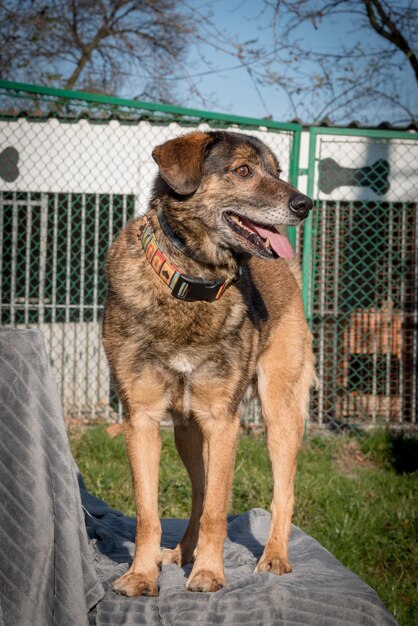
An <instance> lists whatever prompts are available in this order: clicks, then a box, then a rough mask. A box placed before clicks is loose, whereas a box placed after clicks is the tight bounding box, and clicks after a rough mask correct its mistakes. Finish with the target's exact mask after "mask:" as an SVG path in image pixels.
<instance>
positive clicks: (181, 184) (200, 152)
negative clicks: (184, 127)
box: [152, 132, 214, 195]
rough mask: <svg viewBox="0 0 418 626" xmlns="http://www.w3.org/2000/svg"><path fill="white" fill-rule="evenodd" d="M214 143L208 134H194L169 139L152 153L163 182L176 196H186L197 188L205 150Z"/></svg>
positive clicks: (211, 136)
mask: <svg viewBox="0 0 418 626" xmlns="http://www.w3.org/2000/svg"><path fill="white" fill-rule="evenodd" d="M213 141H214V137H213V135H211V134H209V133H202V132H196V133H191V134H190V135H184V136H183V137H178V138H177V139H171V140H170V141H167V142H166V143H163V144H161V146H157V147H156V148H154V150H153V151H152V158H153V159H154V161H155V162H156V163H157V165H158V167H159V169H160V174H161V176H162V177H163V178H164V180H165V182H166V183H167V184H168V185H170V187H171V188H172V189H174V191H175V192H176V193H178V194H181V195H187V194H189V193H192V192H193V191H196V189H197V188H198V187H199V184H200V181H201V179H202V173H203V162H204V159H205V150H206V148H207V146H208V145H209V144H211V143H212V142H213Z"/></svg>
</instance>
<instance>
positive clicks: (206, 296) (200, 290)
mask: <svg viewBox="0 0 418 626" xmlns="http://www.w3.org/2000/svg"><path fill="white" fill-rule="evenodd" d="M138 239H139V240H140V241H141V243H142V247H143V248H144V252H145V256H146V257H147V259H148V261H149V263H150V265H151V267H152V268H153V270H154V271H155V272H156V273H157V274H158V276H159V277H160V278H161V280H162V281H164V282H165V284H166V285H167V286H168V287H169V288H170V289H171V295H172V296H174V297H175V298H177V299H178V300H184V301H187V302H196V301H198V300H205V301H206V302H214V301H215V300H219V298H220V297H221V296H222V294H223V293H224V291H225V290H226V289H227V288H228V287H230V286H231V285H232V284H233V283H236V282H238V280H239V279H240V277H241V273H242V272H241V267H240V269H239V276H234V277H232V278H218V279H216V280H204V279H203V278H199V277H194V276H188V275H187V274H184V273H183V270H181V269H180V268H178V267H177V266H176V265H174V263H172V262H171V261H170V260H169V259H168V258H167V257H166V255H165V254H164V252H163V251H162V249H161V248H160V246H159V245H158V242H157V240H156V238H155V234H154V231H153V230H152V226H151V224H150V223H149V220H148V218H147V217H144V219H143V221H142V224H141V226H140V228H139V232H138Z"/></svg>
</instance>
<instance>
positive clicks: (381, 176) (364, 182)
mask: <svg viewBox="0 0 418 626" xmlns="http://www.w3.org/2000/svg"><path fill="white" fill-rule="evenodd" d="M389 172H390V165H389V162H388V161H386V160H385V159H379V160H378V161H376V162H375V163H373V165H369V166H366V167H358V168H352V169H351V168H349V167H341V166H340V165H338V163H337V162H336V161H334V159H322V160H321V161H319V181H318V186H319V190H320V191H323V192H324V193H331V192H332V191H334V189H336V188H337V187H344V186H354V187H370V189H372V190H373V191H374V192H375V193H377V194H379V195H380V196H382V195H384V194H385V193H387V192H388V190H389V186H390V185H389V182H388V176H389Z"/></svg>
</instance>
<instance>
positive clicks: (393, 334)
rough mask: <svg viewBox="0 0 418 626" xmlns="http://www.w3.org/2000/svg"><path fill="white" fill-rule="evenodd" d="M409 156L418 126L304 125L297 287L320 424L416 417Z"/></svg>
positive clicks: (417, 186) (414, 178) (412, 168)
mask: <svg viewBox="0 0 418 626" xmlns="http://www.w3.org/2000/svg"><path fill="white" fill-rule="evenodd" d="M417 166H418V141H417V133H400V132H376V131H374V132H373V131H369V132H367V131H348V130H345V131H340V132H339V131H337V130H333V129H326V130H324V129H314V130H313V131H311V153H310V169H309V183H310V184H309V186H310V189H309V192H310V193H311V194H312V195H313V197H314V198H315V200H316V210H315V211H314V216H313V221H312V224H311V225H310V226H311V227H312V230H311V235H312V239H311V244H312V248H311V251H310V253H309V255H305V274H306V278H307V277H308V276H309V280H306V282H305V297H306V305H307V311H308V315H309V318H310V321H311V325H312V328H313V331H314V339H315V351H316V355H317V369H318V375H319V380H320V385H319V388H318V391H317V392H316V393H315V394H314V397H313V404H312V416H313V419H314V421H315V422H317V423H318V424H319V425H324V426H328V427H331V428H334V429H341V428H343V427H347V426H355V427H359V428H364V427H368V426H376V425H383V424H389V425H392V426H395V425H402V426H403V427H407V426H413V425H414V424H416V421H417V392H418V363H417V356H418V210H417V202H416V200H417V197H418V169H417ZM309 287H310V289H309Z"/></svg>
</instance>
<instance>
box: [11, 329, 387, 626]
mask: <svg viewBox="0 0 418 626" xmlns="http://www.w3.org/2000/svg"><path fill="white" fill-rule="evenodd" d="M0 472H1V476H0V478H1V480H0V493H1V496H0V625H1V626H3V624H4V625H5V626H29V625H30V626H48V625H49V624H56V625H58V626H63V625H67V624H68V625H70V624H71V625H74V626H83V625H85V624H88V623H90V624H98V625H104V624H109V625H112V626H117V625H119V624H121V625H122V624H123V625H132V626H134V625H137V624H166V625H169V624H170V625H171V624H173V625H178V626H180V625H181V624H188V625H190V624H193V625H194V624H200V625H201V626H205V625H209V624H230V625H232V624H234V625H236V624H242V625H244V624H252V625H254V626H256V625H260V626H261V625H269V624H275V625H276V624H277V625H288V626H297V625H298V624H310V625H314V624H315V625H317V626H326V625H330V626H331V625H332V626H342V625H344V624H345V625H348V624H367V625H370V626H385V625H394V624H396V622H395V621H394V619H393V618H392V617H391V615H390V614H389V613H388V612H387V611H386V609H385V607H384V606H383V604H382V603H381V602H380V600H379V598H378V596H377V595H376V593H375V592H374V591H373V589H371V588H370V587H369V586H367V585H366V584H365V583H363V582H362V581H361V580H360V579H359V578H358V577H357V576H355V575H354V574H353V573H352V572H350V571H349V570H348V569H346V568H345V567H344V566H343V565H341V564H340V563H339V562H338V561H337V560H336V559H335V558H334V557H333V556H332V555H331V554H330V553H329V552H327V551H326V550H325V549H324V548H323V547H322V546H320V545H319V544H318V542H316V541H315V540H314V539H312V538H311V537H309V536H307V535H306V534H305V533H303V532H302V531H301V530H299V529H298V528H296V527H293V529H292V536H291V540H290V559H291V561H292V563H293V567H294V570H293V572H292V573H291V574H288V575H286V576H281V577H277V576H274V575H271V574H267V573H264V574H253V573H252V572H253V569H254V565H255V563H256V561H257V558H258V557H259V556H260V554H261V552H262V549H263V545H264V544H265V541H266V538H267V534H268V526H269V514H268V513H267V512H266V511H263V510H261V509H254V510H252V511H249V512H246V513H244V514H242V515H239V516H235V517H231V518H230V519H229V524H228V539H227V541H226V544H225V565H226V579H227V582H228V586H227V587H226V588H225V589H222V590H221V591H219V592H217V593H214V594H207V593H201V594H196V593H190V592H187V591H185V588H184V585H185V581H186V577H187V575H188V573H189V571H190V566H189V567H185V568H179V567H177V566H175V565H168V566H164V567H163V570H162V573H161V576H160V580H159V585H160V595H159V597H158V598H126V597H124V596H118V595H116V594H115V593H113V591H112V590H111V587H110V583H111V581H112V580H114V579H115V578H116V577H117V576H120V575H121V573H123V572H124V571H126V569H127V567H128V562H129V561H130V559H131V558H132V555H133V548H134V544H133V541H134V531H135V522H134V520H132V519H130V518H126V517H124V516H123V515H122V514H121V513H119V512H117V511H114V510H112V509H111V508H109V507H108V506H107V505H106V504H105V503H104V502H103V501H101V500H98V499H97V498H95V497H94V496H93V495H91V494H89V493H88V491H87V490H86V488H85V486H84V484H83V481H82V479H81V477H80V476H79V475H78V476H77V469H76V466H75V463H74V461H73V459H72V456H71V453H70V450H69V446H68V441H67V437H66V433H65V427H64V422H63V419H62V414H61V409H60V404H59V398H58V394H57V389H56V386H55V385H54V383H53V382H52V376H51V371H50V368H49V364H48V359H47V356H46V354H45V351H44V347H43V340H42V335H41V333H40V332H38V331H30V330H29V331H12V330H7V329H0ZM77 478H78V484H77ZM80 495H81V501H80ZM83 509H84V519H83ZM185 524H186V522H185V521H184V520H162V527H163V545H164V546H173V545H174V544H175V543H176V542H177V541H178V539H179V537H180V536H181V534H182V532H183V530H184V528H185ZM86 529H87V533H86Z"/></svg>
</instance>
